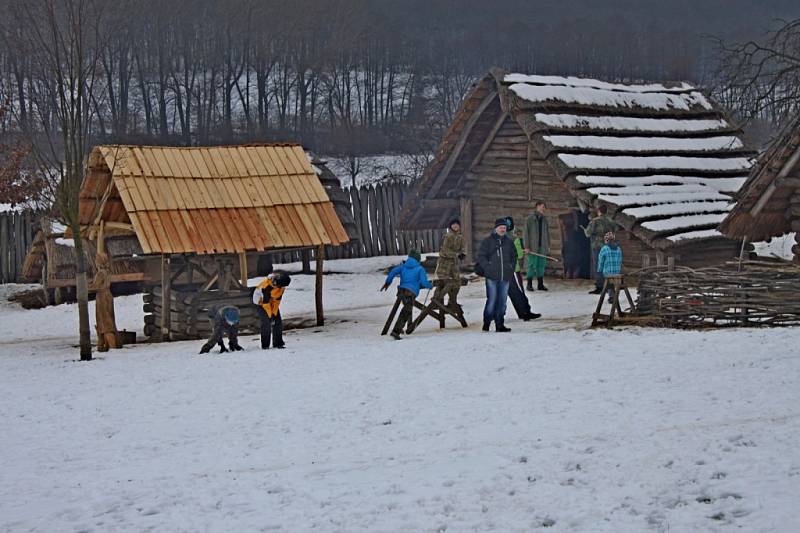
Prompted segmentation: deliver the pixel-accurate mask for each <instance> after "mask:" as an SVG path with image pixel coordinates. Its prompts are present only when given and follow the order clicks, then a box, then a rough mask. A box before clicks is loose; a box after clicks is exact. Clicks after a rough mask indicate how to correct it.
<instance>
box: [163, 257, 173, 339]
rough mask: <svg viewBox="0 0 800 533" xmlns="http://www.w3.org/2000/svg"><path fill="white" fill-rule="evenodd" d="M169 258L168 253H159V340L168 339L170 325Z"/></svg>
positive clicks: (170, 284) (170, 285) (170, 289)
mask: <svg viewBox="0 0 800 533" xmlns="http://www.w3.org/2000/svg"><path fill="white" fill-rule="evenodd" d="M169 265H170V258H169V255H168V254H161V340H162V341H168V340H170V334H169V330H170V327H171V326H172V324H171V320H170V318H171V317H170V314H171V312H170V311H171V307H172V306H171V305H170V300H171V299H172V294H171V293H172V281H171V276H170V269H169Z"/></svg>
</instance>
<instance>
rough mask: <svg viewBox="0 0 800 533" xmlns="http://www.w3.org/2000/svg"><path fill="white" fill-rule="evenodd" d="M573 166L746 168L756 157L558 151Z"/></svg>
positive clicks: (634, 168) (564, 160) (687, 168)
mask: <svg viewBox="0 0 800 533" xmlns="http://www.w3.org/2000/svg"><path fill="white" fill-rule="evenodd" d="M558 158H559V159H561V161H563V162H564V163H565V164H566V165H567V166H569V167H572V168H597V169H621V170H644V169H653V170H658V169H686V170H700V171H725V172H729V171H746V170H749V169H750V167H751V166H752V165H753V161H752V160H751V159H748V158H746V157H730V158H721V157H681V156H652V157H647V156H607V155H585V154H558Z"/></svg>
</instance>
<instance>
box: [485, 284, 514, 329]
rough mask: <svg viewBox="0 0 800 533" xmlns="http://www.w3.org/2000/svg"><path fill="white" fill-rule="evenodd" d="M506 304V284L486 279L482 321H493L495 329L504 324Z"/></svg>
mask: <svg viewBox="0 0 800 533" xmlns="http://www.w3.org/2000/svg"><path fill="white" fill-rule="evenodd" d="M507 303H508V282H507V281H497V280H495V279H489V278H486V305H485V306H484V308H483V321H484V322H491V321H492V320H494V325H495V327H497V326H502V325H503V323H504V322H505V316H506V304H507Z"/></svg>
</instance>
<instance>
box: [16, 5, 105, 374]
mask: <svg viewBox="0 0 800 533" xmlns="http://www.w3.org/2000/svg"><path fill="white" fill-rule="evenodd" d="M15 7H16V8H15V11H14V14H15V16H16V21H15V22H16V23H19V24H21V25H22V26H23V27H25V28H26V30H27V31H26V32H25V37H24V41H23V43H24V45H25V46H26V48H27V49H26V53H27V54H28V57H29V58H30V59H31V62H32V68H33V70H34V72H35V74H34V77H35V79H36V80H37V81H36V82H35V83H34V84H33V89H32V91H31V94H30V95H29V99H30V101H31V103H32V110H33V113H34V114H35V118H36V120H35V121H34V120H31V121H29V122H30V123H33V122H35V123H36V126H38V127H39V128H40V130H38V131H37V130H33V129H32V128H29V130H28V131H27V134H28V135H27V136H28V138H29V139H30V140H31V146H32V148H33V151H32V153H33V155H34V156H35V157H36V159H37V162H38V164H39V167H40V168H41V169H43V171H44V172H52V173H55V174H56V175H57V176H58V181H57V190H56V197H55V199H56V207H57V210H58V214H59V216H60V217H61V218H62V219H63V221H64V222H65V223H66V224H67V225H68V226H69V228H70V230H71V231H72V235H73V238H74V241H75V255H76V265H75V267H76V268H75V270H76V275H75V283H76V293H77V300H78V317H79V335H80V358H81V360H82V361H88V360H91V359H92V346H91V339H90V335H89V311H88V285H87V278H86V261H85V256H84V244H83V238H82V228H81V225H80V216H79V209H78V204H79V191H80V187H81V183H82V181H83V176H84V172H85V169H86V160H87V155H88V152H89V147H90V144H89V143H90V126H91V118H92V106H91V95H92V94H93V90H94V82H95V77H96V74H97V67H98V62H99V58H98V51H99V50H100V49H101V48H102V46H101V39H100V38H101V33H100V31H101V24H100V21H101V13H100V7H101V6H100V5H98V3H96V2H95V1H94V0H29V1H27V2H26V3H24V4H23V3H20V4H17V5H16V6H15ZM39 131H41V132H43V133H44V135H39V134H38V133H39Z"/></svg>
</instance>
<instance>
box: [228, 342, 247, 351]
mask: <svg viewBox="0 0 800 533" xmlns="http://www.w3.org/2000/svg"><path fill="white" fill-rule="evenodd" d="M230 349H231V351H234V352H240V351H242V350H244V348H242V347H241V346H239V344H238V343H236V344H233V343H231V345H230Z"/></svg>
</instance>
